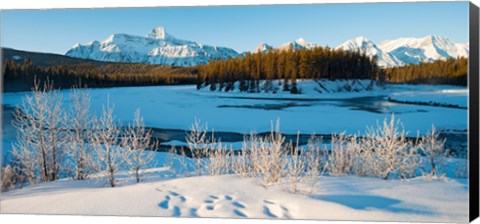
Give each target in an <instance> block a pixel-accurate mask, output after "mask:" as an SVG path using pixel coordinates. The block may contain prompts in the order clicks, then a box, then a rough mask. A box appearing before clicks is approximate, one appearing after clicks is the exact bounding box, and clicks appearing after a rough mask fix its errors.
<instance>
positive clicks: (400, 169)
mask: <svg viewBox="0 0 480 224" xmlns="http://www.w3.org/2000/svg"><path fill="white" fill-rule="evenodd" d="M399 126H401V124H400V123H399V121H395V116H394V115H393V114H392V117H391V119H390V121H387V119H385V120H384V121H383V124H382V125H380V124H378V125H377V127H374V128H368V129H367V133H366V137H364V138H363V139H362V141H361V144H362V147H363V150H366V151H369V153H372V154H373V156H372V157H371V160H372V161H369V162H368V164H370V165H371V166H372V167H371V169H370V170H371V172H372V173H371V174H372V175H374V176H377V177H381V178H383V179H388V178H389V176H390V175H393V174H397V175H399V176H400V177H401V178H408V177H411V176H413V175H414V174H415V171H416V169H417V168H418V167H419V157H418V154H417V152H416V150H415V149H414V147H413V145H412V142H410V141H408V140H407V139H406V135H407V133H406V132H405V130H403V128H402V129H401V128H400V127H399Z"/></svg>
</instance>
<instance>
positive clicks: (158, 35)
mask: <svg viewBox="0 0 480 224" xmlns="http://www.w3.org/2000/svg"><path fill="white" fill-rule="evenodd" d="M167 35H168V34H167V32H166V31H165V28H163V27H161V26H159V27H155V28H153V29H152V31H151V32H150V33H149V34H148V35H147V37H150V38H153V39H159V40H165V39H167Z"/></svg>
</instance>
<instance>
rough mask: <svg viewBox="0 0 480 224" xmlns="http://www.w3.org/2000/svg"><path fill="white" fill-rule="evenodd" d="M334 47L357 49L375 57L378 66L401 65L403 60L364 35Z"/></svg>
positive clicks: (349, 49) (348, 49)
mask: <svg viewBox="0 0 480 224" xmlns="http://www.w3.org/2000/svg"><path fill="white" fill-rule="evenodd" d="M335 49H342V50H347V51H359V52H361V53H365V54H366V55H368V56H370V57H376V58H377V61H378V66H380V67H392V66H400V65H403V62H402V61H400V60H398V59H397V58H396V57H394V56H392V55H390V54H389V53H388V52H385V51H384V50H382V49H380V48H379V47H378V46H377V45H375V44H374V43H373V42H372V41H371V40H369V39H368V38H366V37H357V38H355V39H352V40H349V41H347V42H345V43H343V44H341V45H339V46H338V47H336V48H335Z"/></svg>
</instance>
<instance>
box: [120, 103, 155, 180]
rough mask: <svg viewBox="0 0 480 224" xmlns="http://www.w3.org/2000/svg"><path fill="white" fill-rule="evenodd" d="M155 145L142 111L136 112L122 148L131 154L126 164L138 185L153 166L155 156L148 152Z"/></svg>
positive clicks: (124, 137) (125, 132)
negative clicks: (146, 126) (146, 170)
mask: <svg viewBox="0 0 480 224" xmlns="http://www.w3.org/2000/svg"><path fill="white" fill-rule="evenodd" d="M155 145H156V144H155V143H154V142H152V131H151V130H147V129H146V128H145V123H144V122H143V118H142V117H141V116H140V110H137V111H135V117H134V120H133V122H132V123H131V124H129V125H128V127H127V128H126V130H125V131H124V132H123V136H122V142H121V146H122V150H126V151H127V152H128V153H127V154H129V155H127V157H128V158H127V160H126V162H127V164H128V166H129V169H130V171H131V173H132V174H133V176H134V177H135V180H136V182H137V183H138V182H140V180H141V177H142V175H143V173H144V171H145V169H146V168H148V167H149V166H151V165H152V161H153V159H154V156H155V154H153V153H152V152H149V151H147V150H148V149H149V148H151V147H155Z"/></svg>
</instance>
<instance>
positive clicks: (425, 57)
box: [336, 35, 469, 67]
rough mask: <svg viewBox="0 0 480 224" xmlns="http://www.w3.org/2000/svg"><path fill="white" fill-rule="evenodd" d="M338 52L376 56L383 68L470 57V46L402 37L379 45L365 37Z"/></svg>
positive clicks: (435, 38) (438, 39) (441, 39)
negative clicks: (363, 53) (356, 52)
mask: <svg viewBox="0 0 480 224" xmlns="http://www.w3.org/2000/svg"><path fill="white" fill-rule="evenodd" d="M336 49H343V50H353V51H360V52H365V53H366V54H367V55H369V56H372V57H376V58H377V60H378V65H379V66H380V67H396V66H402V65H407V64H419V63H422V62H433V61H437V60H445V59H449V58H457V57H468V51H469V49H468V44H461V43H455V42H453V41H451V40H449V39H448V38H445V37H441V36H435V35H429V36H426V37H422V38H399V39H395V40H387V41H383V42H381V43H380V44H378V45H376V44H374V43H373V42H372V41H370V40H368V39H367V38H364V37H357V38H355V39H352V40H348V41H346V42H345V43H343V44H341V45H339V46H338V47H337V48H336Z"/></svg>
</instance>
